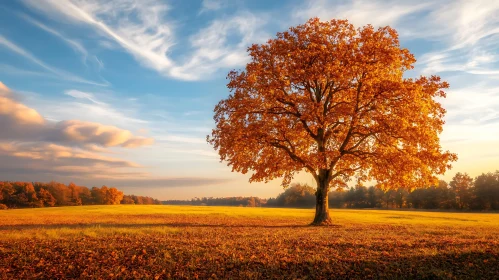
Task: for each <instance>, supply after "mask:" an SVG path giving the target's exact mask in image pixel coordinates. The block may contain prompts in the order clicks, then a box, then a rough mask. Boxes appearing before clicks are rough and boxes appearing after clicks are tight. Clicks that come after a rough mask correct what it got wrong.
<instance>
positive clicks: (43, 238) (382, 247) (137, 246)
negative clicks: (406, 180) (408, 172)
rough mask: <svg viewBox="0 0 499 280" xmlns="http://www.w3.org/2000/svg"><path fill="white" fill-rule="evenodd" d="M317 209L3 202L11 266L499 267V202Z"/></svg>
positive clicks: (190, 270)
mask: <svg viewBox="0 0 499 280" xmlns="http://www.w3.org/2000/svg"><path fill="white" fill-rule="evenodd" d="M313 214H314V212H313V210H309V209H275V208H274V209H273V208H242V207H202V206H200V207H194V206H161V205H155V206H149V205H118V206H83V207H61V208H38V209H19V210H7V211H0V254H3V255H4V256H6V257H5V258H3V259H1V258H0V278H31V277H35V276H36V277H42V276H43V277H45V278H54V277H55V278H57V277H79V276H82V275H83V276H88V277H91V278H113V277H115V278H137V279H143V278H146V279H149V278H154V277H158V278H185V279H192V278H196V277H200V278H209V277H212V278H249V279H264V278H283V279H290V278H303V276H307V275H308V276H310V277H312V278H378V277H379V278H425V277H426V278H432V279H433V278H436V279H439V278H458V279H459V278H476V277H473V276H475V275H477V276H480V275H481V276H480V277H485V278H487V277H488V276H490V275H499V274H494V273H496V272H498V273H499V242H498V235H497V234H498V232H499V214H481V213H442V212H423V211H390V210H388V211H386V210H344V209H341V210H340V209H331V216H332V219H333V221H334V223H335V225H334V226H332V227H311V226H308V224H309V223H310V222H311V220H312V218H313ZM19 263H22V264H23V265H20V264H19ZM36 265H39V266H36ZM45 265H50V266H45ZM32 266H33V267H34V268H33V267H32ZM2 267H4V268H2ZM50 267H53V269H54V270H53V271H52V270H48V269H49V268H50ZM51 269H52V268H51ZM38 274H39V275H38ZM37 275H38V276H37ZM40 275H41V276H40ZM383 275H384V276H383ZM486 276H487V277H486ZM43 277H42V278H43ZM480 277H478V278H480ZM488 278H490V277H488Z"/></svg>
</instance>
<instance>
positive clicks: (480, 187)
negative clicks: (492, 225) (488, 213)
mask: <svg viewBox="0 0 499 280" xmlns="http://www.w3.org/2000/svg"><path fill="white" fill-rule="evenodd" d="M474 195H475V198H474V203H473V208H474V209H481V210H499V171H496V172H494V173H492V172H489V173H487V174H485V173H482V175H480V176H478V177H476V179H475V188H474Z"/></svg>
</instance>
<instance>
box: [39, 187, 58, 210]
mask: <svg viewBox="0 0 499 280" xmlns="http://www.w3.org/2000/svg"><path fill="white" fill-rule="evenodd" d="M38 199H39V200H40V202H41V203H40V206H41V207H44V206H48V207H53V206H55V204H56V202H57V201H56V199H55V198H54V196H53V195H52V194H51V193H50V192H49V191H48V190H46V189H44V188H41V189H40V190H39V191H38Z"/></svg>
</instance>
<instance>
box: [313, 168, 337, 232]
mask: <svg viewBox="0 0 499 280" xmlns="http://www.w3.org/2000/svg"><path fill="white" fill-rule="evenodd" d="M326 174H327V173H326ZM321 175H322V174H321ZM321 175H319V180H318V182H317V192H316V193H315V198H316V204H315V218H314V221H313V222H312V225H314V226H326V225H332V224H333V221H332V220H331V217H329V202H328V189H329V188H328V187H329V179H328V178H327V175H326V176H321Z"/></svg>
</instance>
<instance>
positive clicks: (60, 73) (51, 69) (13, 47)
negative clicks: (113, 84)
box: [0, 35, 108, 86]
mask: <svg viewBox="0 0 499 280" xmlns="http://www.w3.org/2000/svg"><path fill="white" fill-rule="evenodd" d="M2 45H3V46H4V47H6V48H7V49H9V50H11V51H12V52H14V53H17V54H18V55H20V56H22V57H24V58H26V59H28V60H30V61H31V62H33V63H35V64H37V65H38V66H40V67H42V68H43V69H45V70H47V71H49V72H51V73H53V74H55V75H57V76H58V77H60V78H61V79H64V80H67V81H73V82H78V83H84V84H90V85H97V86H108V83H97V82H93V81H88V80H85V79H83V78H80V77H78V76H75V75H73V74H71V73H68V72H65V71H63V70H60V69H57V68H54V67H51V66H49V65H47V64H45V63H44V62H43V61H41V60H39V59H38V58H36V57H35V56H34V55H32V54H31V53H29V52H28V51H26V50H24V49H23V48H21V47H19V46H17V45H16V44H14V43H12V42H11V41H9V40H7V38H5V37H3V36H2V35H0V46H2Z"/></svg>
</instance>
